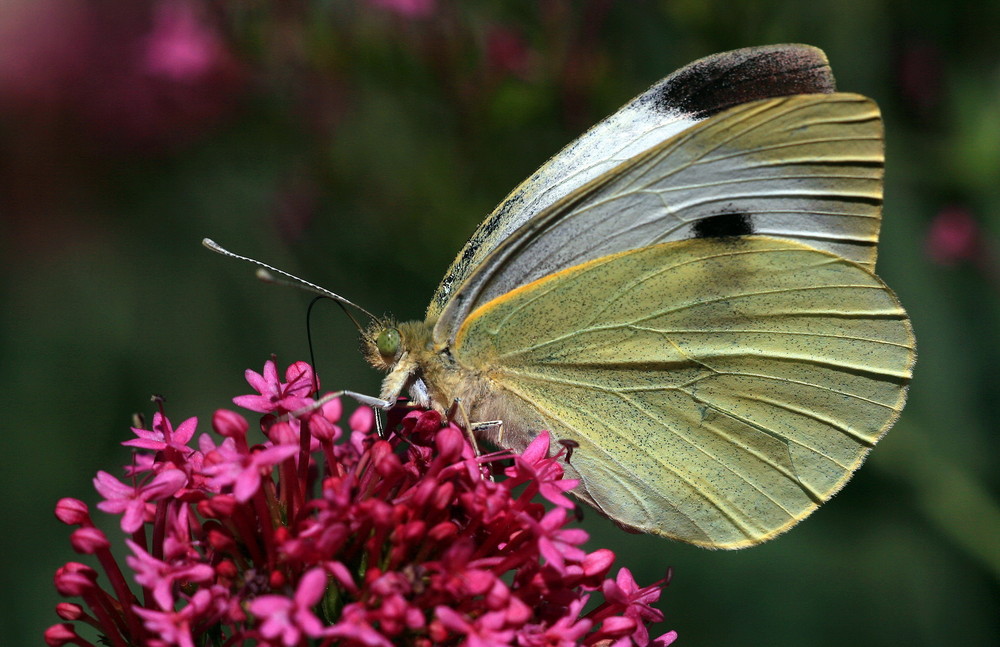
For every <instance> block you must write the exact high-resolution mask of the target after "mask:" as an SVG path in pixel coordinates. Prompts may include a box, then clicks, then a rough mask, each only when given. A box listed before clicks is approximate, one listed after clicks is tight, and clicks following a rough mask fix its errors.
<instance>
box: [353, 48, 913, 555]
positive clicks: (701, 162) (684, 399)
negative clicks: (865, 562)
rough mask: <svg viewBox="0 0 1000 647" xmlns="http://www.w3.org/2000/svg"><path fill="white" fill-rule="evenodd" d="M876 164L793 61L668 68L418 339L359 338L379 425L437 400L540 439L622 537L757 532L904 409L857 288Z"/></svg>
mask: <svg viewBox="0 0 1000 647" xmlns="http://www.w3.org/2000/svg"><path fill="white" fill-rule="evenodd" d="M883 150H884V147H883V134H882V122H881V117H880V113H879V110H878V107H877V106H876V105H875V103H874V102H873V101H871V100H870V99H867V98H865V97H862V96H859V95H855V94H843V93H837V92H835V91H834V79H833V75H832V72H831V70H830V66H829V64H828V62H827V59H826V56H825V55H824V53H823V52H822V51H821V50H819V49H816V48H814V47H810V46H806V45H775V46H766V47H756V48H747V49H740V50H735V51H731V52H725V53H721V54H716V55H713V56H709V57H707V58H704V59H701V60H698V61H696V62H694V63H691V64H690V65H688V66H686V67H684V68H682V69H680V70H678V71H677V72H675V73H673V74H671V75H670V76H668V77H666V78H665V79H663V80H661V81H660V82H658V83H656V84H655V85H653V86H652V87H651V88H649V89H648V90H647V91H646V92H644V93H642V94H640V95H639V96H637V97H636V98H634V99H633V100H632V101H630V102H629V103H627V104H626V105H625V106H624V107H622V108H621V109H620V110H619V111H618V112H616V113H615V114H613V115H611V116H610V117H608V118H607V119H605V120H604V121H602V122H600V123H598V124H597V125H596V126H594V127H593V128H591V129H590V130H589V131H587V132H586V133H585V134H583V135H582V136H581V137H580V138H578V139H577V140H576V141H574V142H572V143H571V144H569V145H568V146H566V147H565V148H564V149H563V150H562V151H560V152H559V153H558V154H556V155H555V156H554V157H553V158H552V159H551V160H549V161H548V162H547V163H546V164H544V165H543V166H542V167H541V168H540V169H539V170H538V171H536V172H535V173H534V174H533V175H532V176H531V177H529V178H528V179H527V180H525V181H524V182H523V183H522V184H521V185H520V186H518V187H517V188H516V189H514V191H513V192H511V193H510V195H508V196H507V197H506V199H504V200H503V201H502V202H501V203H500V205H499V206H498V207H497V208H496V209H495V210H494V211H493V213H491V214H490V215H489V216H488V217H487V218H486V220H485V221H484V222H483V223H482V224H481V225H480V226H479V228H478V229H477V230H476V231H475V233H473V235H472V238H471V239H470V240H469V242H468V243H466V245H465V247H463V248H462V250H461V251H460V252H459V254H458V256H457V257H456V259H455V261H454V262H453V263H452V265H451V267H450V268H449V269H448V271H447V273H446V274H445V277H444V279H443V280H442V282H441V284H440V285H439V287H438V288H437V291H436V292H435V293H434V296H433V298H432V300H431V303H430V306H429V307H428V310H427V314H426V317H425V319H424V320H423V321H410V322H401V323H396V322H394V321H391V320H387V319H381V318H373V323H372V324H371V326H369V328H368V329H367V330H366V331H365V332H364V333H363V334H362V346H363V349H364V352H365V355H366V357H367V359H368V360H369V362H370V363H371V364H372V365H373V366H375V367H377V368H379V369H382V370H385V371H387V372H388V375H387V376H386V378H385V380H384V382H383V385H382V390H381V394H380V398H381V403H382V404H383V405H384V406H391V405H392V404H394V403H395V402H396V401H397V399H398V398H399V397H400V396H403V395H408V396H409V398H410V400H411V401H412V402H413V403H414V404H416V405H418V406H423V407H429V408H433V409H436V410H438V411H441V412H445V411H448V410H450V409H452V407H453V405H454V404H455V403H459V405H460V406H459V407H457V409H458V410H460V411H462V412H463V414H464V416H465V417H466V421H465V422H466V423H468V426H469V427H470V428H471V429H472V430H473V432H474V433H475V434H476V436H477V437H478V438H480V439H482V440H485V441H487V442H489V443H492V444H494V445H496V446H499V447H504V448H510V449H512V450H515V451H520V450H523V449H524V448H525V447H526V446H527V445H528V443H530V442H531V440H532V439H533V438H535V437H536V436H537V435H538V433H539V432H541V431H542V430H548V431H549V432H550V433H551V435H552V436H553V438H554V439H555V440H557V441H562V442H567V441H568V442H569V443H571V444H572V446H574V447H575V449H574V450H573V452H572V454H571V458H570V459H569V460H568V461H567V462H566V463H565V465H564V466H565V470H566V472H567V476H568V477H569V478H573V479H579V485H578V486H577V487H576V488H575V489H574V490H573V493H574V494H575V495H576V496H577V497H579V498H580V499H582V500H583V501H585V502H586V503H588V504H590V505H591V506H593V507H594V508H596V509H597V510H598V511H600V512H601V513H602V514H604V515H606V516H608V517H609V518H611V519H612V520H614V521H615V522H616V523H617V524H619V525H620V526H622V527H624V528H626V529H630V530H635V531H642V532H647V533H653V534H657V535H662V536H665V537H670V538H673V539H677V540H681V541H685V542H689V543H692V544H696V545H699V546H705V547H710V548H740V547H744V546H749V545H753V544H757V543H760V542H762V541H765V540H767V539H770V538H772V537H774V536H776V535H778V534H779V533H781V532H782V531H784V530H787V529H788V528H790V527H791V526H793V525H795V524H796V523H798V522H799V521H800V520H802V519H803V518H805V517H806V516H808V515H809V514H810V513H811V512H812V511H813V510H815V509H816V508H817V507H818V506H819V505H821V504H822V503H823V502H825V501H826V500H828V499H829V498H830V497H831V496H832V495H833V494H835V493H836V492H837V491H838V490H839V489H840V488H841V487H842V486H843V485H844V483H845V482H846V481H847V480H848V479H849V478H850V477H851V475H852V474H853V472H854V471H855V470H856V469H857V468H858V467H859V466H860V464H861V463H862V462H863V461H864V459H865V456H866V455H867V454H868V452H869V450H870V449H871V448H872V447H873V446H874V445H875V443H876V442H878V440H879V439H880V438H881V437H882V435H883V434H885V432H886V431H887V430H888V429H889V428H890V427H891V426H892V425H893V423H894V422H895V420H896V419H897V417H898V416H899V413H900V411H901V409H902V407H903V404H904V402H905V399H906V390H907V385H908V383H909V381H910V378H911V374H912V369H913V364H914V361H915V350H914V345H915V342H914V337H913V332H912V329H911V326H910V322H909V319H908V317H907V315H906V312H905V311H904V310H903V308H902V307H901V305H900V303H899V301H898V300H897V298H896V296H895V295H894V294H893V293H892V291H891V290H890V289H889V288H888V287H887V286H886V285H885V284H884V283H883V282H882V281H881V280H880V279H879V278H878V277H877V276H876V275H875V274H874V273H873V269H874V266H875V260H876V254H877V243H878V235H879V226H880V218H881V215H880V214H881V204H882V176H883V162H884V154H883Z"/></svg>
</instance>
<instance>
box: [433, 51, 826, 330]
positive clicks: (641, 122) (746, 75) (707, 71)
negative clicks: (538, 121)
mask: <svg viewBox="0 0 1000 647" xmlns="http://www.w3.org/2000/svg"><path fill="white" fill-rule="evenodd" d="M833 90H834V80H833V73H832V72H831V71H830V66H829V64H828V62H827V60H826V56H825V55H824V54H823V52H822V51H821V50H819V49H817V48H815V47H810V46H808V45H795V44H792V45H771V46H766V47H751V48H746V49H740V50H735V51H731V52H724V53H721V54H715V55H713V56H709V57H706V58H703V59H701V60H698V61H695V62H694V63H691V64H690V65H687V66H685V67H684V68H682V69H680V70H678V71H677V72H674V73H673V74H671V75H670V76H668V77H666V78H665V79H662V80H661V81H659V82H658V83H656V84H655V85H653V86H652V87H650V88H649V89H648V90H646V91H645V92H643V93H642V94H640V95H639V96H637V97H635V98H634V99H633V100H632V101H630V102H629V103H627V104H625V106H623V107H622V108H621V109H620V110H619V111H618V112H616V113H615V114H613V115H611V116H610V117H608V118H607V119H605V120H604V121H602V122H600V123H598V124H597V125H595V126H594V127H593V128H591V129H590V130H588V131H587V132H586V133H584V134H583V135H582V136H581V137H580V138H578V139H577V140H575V141H574V142H572V143H570V144H569V145H567V146H566V147H565V148H563V150H562V151H560V152H559V153H558V154H556V155H555V156H553V157H552V159H550V160H549V161H548V162H546V163H545V164H544V165H543V166H542V167H541V168H539V169H538V170H537V171H535V173H534V174H532V176H531V177H529V178H528V179H527V180H525V181H524V182H522V183H521V184H520V185H519V186H518V187H517V188H516V189H514V190H513V191H512V192H511V193H510V195H508V196H507V197H506V198H505V199H504V200H503V202H501V203H500V205H499V206H498V207H497V208H496V209H495V210H494V211H493V213H492V214H490V216H489V217H488V218H487V219H486V220H485V221H484V222H483V223H482V224H481V225H480V226H479V228H478V229H477V230H476V232H475V233H474V234H473V235H472V238H471V239H470V240H469V242H468V243H467V244H466V245H465V247H464V248H463V249H462V251H461V252H460V253H459V254H458V256H457V258H456V259H455V261H454V262H453V263H452V266H451V267H450V268H449V270H448V272H447V274H446V275H445V278H444V280H443V281H442V282H441V285H440V286H438V289H437V292H436V293H435V295H434V298H433V300H432V301H431V305H430V307H429V308H428V319H429V320H435V319H437V317H438V315H439V314H440V312H441V310H442V309H443V308H444V306H445V304H446V303H447V301H448V300H449V299H450V298H451V296H452V293H453V291H454V290H455V289H457V288H458V287H459V286H460V285H461V284H462V283H463V282H464V281H465V279H466V278H467V277H468V276H469V275H470V274H471V273H472V272H473V270H474V268H475V267H476V266H477V265H479V264H480V263H481V262H482V261H483V260H484V259H485V258H486V257H487V256H488V255H489V253H490V252H492V251H493V250H494V249H495V248H496V247H497V246H498V245H499V244H500V243H501V242H503V241H504V240H505V239H506V238H508V237H509V236H510V235H511V234H512V233H513V232H514V231H515V230H517V228H518V227H520V226H521V225H523V224H524V223H526V222H528V221H529V220H531V219H532V218H534V217H535V216H536V215H538V214H539V213H540V212H541V211H543V210H544V209H545V208H547V207H549V206H551V205H552V204H554V203H555V202H556V201H558V200H560V199H561V198H564V197H565V196H566V195H568V194H569V193H571V192H573V191H574V190H576V189H579V188H580V187H582V186H583V185H585V184H587V183H588V182H590V181H592V180H594V179H595V178H597V177H599V176H600V175H602V174H603V173H606V172H608V171H610V170H612V169H614V168H615V167H616V166H618V165H619V164H621V163H622V162H624V161H626V160H628V159H630V158H632V157H634V156H636V155H639V154H640V153H642V152H644V151H646V150H648V149H650V148H653V147H654V146H656V145H657V144H659V143H661V142H663V141H664V140H666V139H668V138H670V137H671V136H673V135H676V134H677V133H679V132H681V131H683V130H685V129H687V128H689V127H691V126H692V125H694V124H696V123H698V122H699V121H703V120H704V119H707V118H708V117H710V116H712V115H714V114H717V113H719V112H721V111H723V110H725V109H728V108H730V107H733V106H735V105H738V104H741V103H745V102H748V101H755V100H758V99H766V98H770V97H779V96H789V95H793V94H812V93H829V92H833Z"/></svg>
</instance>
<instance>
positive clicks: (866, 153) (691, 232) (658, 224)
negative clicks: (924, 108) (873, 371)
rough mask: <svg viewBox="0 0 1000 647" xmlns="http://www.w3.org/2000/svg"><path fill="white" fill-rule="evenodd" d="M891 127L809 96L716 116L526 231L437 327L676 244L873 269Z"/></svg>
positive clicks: (476, 276) (865, 106)
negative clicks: (568, 271)
mask: <svg viewBox="0 0 1000 647" xmlns="http://www.w3.org/2000/svg"><path fill="white" fill-rule="evenodd" d="M882 166H883V145H882V124H881V120H880V118H879V112H878V108H877V107H876V106H875V104H874V103H873V102H871V101H870V100H868V99H866V98H864V97H860V96H857V95H851V94H829V95H799V96H794V97H785V98H779V99H767V100H764V101H756V102H752V103H748V104H743V105H739V106H737V107H735V108H731V109H729V110H727V111H725V112H723V113H720V114H718V115H715V116H713V117H711V118H709V119H707V120H705V121H703V122H701V123H699V124H697V125H695V126H693V127H691V128H689V129H687V130H686V131H684V132H682V133H680V134H679V135H676V136H674V137H673V138H671V139H669V140H668V141H666V142H663V143H662V144H660V145H658V146H657V147H655V148H654V149H652V150H651V151H648V152H647V153H645V154H643V155H640V156H638V157H636V158H633V159H631V160H629V161H628V162H626V163H624V164H622V165H621V166H619V167H618V168H616V169H615V170H614V171H612V172H608V173H606V174H605V175H603V176H602V177H601V178H599V179H597V180H595V181H593V182H591V183H590V184H588V185H587V186H585V187H583V188H581V189H578V190H577V191H576V192H574V193H572V194H571V195H569V196H567V197H566V198H564V199H563V200H561V201H560V202H559V203H557V204H555V205H553V206H552V207H550V208H549V209H547V210H546V211H545V212H543V213H541V214H539V215H538V216H536V217H535V218H534V219H532V220H531V221H530V222H528V223H526V224H525V225H523V226H522V227H521V228H520V229H519V230H517V231H516V232H515V233H514V234H513V235H511V236H510V237H509V238H508V239H507V240H505V241H504V242H503V243H502V244H501V245H500V246H499V247H498V248H497V249H496V250H494V252H493V253H492V254H491V255H490V256H489V257H488V258H487V259H485V260H484V261H483V262H482V263H481V264H480V265H479V267H477V268H476V270H475V272H474V273H472V274H471V275H470V276H469V278H468V279H467V280H466V282H465V283H464V284H463V285H462V287H461V288H460V289H459V290H458V292H457V293H456V295H455V298H453V299H452V301H451V302H449V303H448V305H447V306H446V308H445V310H444V311H443V312H442V314H441V317H440V319H439V320H438V321H437V324H436V328H435V338H436V339H438V340H442V341H443V340H446V339H453V338H454V334H455V332H456V331H457V329H458V326H459V325H460V324H461V322H462V321H463V320H464V319H465V317H466V316H467V315H468V313H469V312H471V311H472V310H473V309H474V308H475V307H477V306H479V305H481V304H483V303H486V302H488V301H490V300H491V299H493V298H496V297H498V296H500V295H502V294H504V293H506V292H509V291H510V290H513V289H515V288H517V287H518V286H521V285H524V284H527V283H530V282H532V281H534V280H537V279H539V278H541V277H544V276H546V275H549V274H552V273H553V272H557V271H560V270H562V269H564V268H566V267H571V266H573V265H577V264H580V263H584V262H587V261H590V260H593V259H595V258H599V257H601V256H605V255H608V254H613V253H617V252H621V251H625V250H629V249H638V248H641V247H645V246H649V245H655V244H658V243H662V242H666V241H671V240H685V239H692V238H733V237H739V236H745V235H749V234H768V235H772V236H781V237H784V238H789V239H792V240H800V241H803V242H806V243H808V244H809V245H810V246H812V247H816V248H819V249H825V250H828V251H831V252H834V253H836V254H837V255H838V256H841V257H843V258H846V259H848V260H852V261H855V262H857V263H859V264H862V265H865V266H868V267H871V266H873V265H874V262H875V253H876V243H877V241H878V232H879V223H880V205H881V198H882Z"/></svg>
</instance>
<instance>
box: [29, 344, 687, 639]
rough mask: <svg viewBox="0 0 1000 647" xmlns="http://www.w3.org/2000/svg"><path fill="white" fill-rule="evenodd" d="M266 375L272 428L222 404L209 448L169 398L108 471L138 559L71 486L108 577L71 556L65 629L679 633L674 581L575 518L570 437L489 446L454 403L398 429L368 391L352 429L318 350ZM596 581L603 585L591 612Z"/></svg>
mask: <svg viewBox="0 0 1000 647" xmlns="http://www.w3.org/2000/svg"><path fill="white" fill-rule="evenodd" d="M247 380H248V382H249V383H250V384H251V386H253V387H254V389H255V390H256V391H257V394H254V395H244V396H240V397H237V398H235V399H234V402H235V403H236V404H237V405H239V406H241V407H244V408H246V409H249V410H252V411H256V412H258V413H261V414H264V415H263V417H262V418H261V429H262V430H263V432H264V434H265V435H266V437H267V441H266V442H263V443H261V444H257V445H252V446H251V445H250V444H249V442H248V440H247V432H248V430H249V423H248V422H247V420H246V419H245V418H244V417H243V416H241V415H239V414H237V413H235V412H233V411H229V410H219V411H217V412H216V413H215V415H214V416H213V419H212V429H213V430H214V431H215V433H216V434H217V435H218V436H220V437H221V442H218V441H217V440H216V439H215V438H213V437H212V436H210V435H208V434H202V435H201V436H199V437H198V439H197V448H194V447H192V446H191V445H190V444H189V443H190V442H191V440H192V439H193V438H194V436H195V430H196V427H197V420H195V419H194V418H190V419H188V420H185V421H184V422H182V423H180V424H179V425H177V426H176V427H175V426H174V425H173V424H171V422H170V421H169V420H168V419H167V417H166V415H165V414H164V413H163V410H162V403H160V411H159V412H158V413H156V414H155V415H154V418H153V424H152V425H151V429H148V430H147V429H140V428H135V429H133V431H134V432H135V435H136V438H134V439H132V440H129V441H127V442H125V443H123V444H125V445H127V446H130V447H133V448H135V449H136V450H137V451H136V453H135V455H134V459H133V461H132V464H131V465H130V466H128V467H127V468H126V470H125V475H126V478H125V480H124V481H122V480H119V479H117V478H115V477H114V476H112V475H111V474H108V473H106V472H100V473H98V475H97V477H96V478H95V479H94V485H95V487H96V488H97V491H98V492H99V493H100V495H101V496H102V497H103V501H101V502H100V503H98V505H97V507H98V508H99V509H100V510H102V511H104V512H108V513H111V514H114V515H119V516H120V519H119V525H120V527H121V529H122V530H123V531H124V532H125V533H127V534H128V535H129V538H128V539H126V540H125V543H126V544H127V546H128V549H129V551H130V554H129V555H128V556H127V557H126V558H125V566H126V568H122V566H121V565H120V564H119V563H118V562H117V561H116V559H115V557H114V556H113V555H112V552H111V541H110V540H109V539H108V537H107V536H106V535H105V533H104V532H102V531H101V530H99V529H98V528H97V527H95V525H94V523H93V521H92V520H91V517H90V513H89V510H88V508H87V506H86V505H85V504H84V503H83V502H82V501H79V500H77V499H62V500H61V501H59V503H58V504H57V506H56V516H57V517H58V518H59V519H60V520H61V521H62V522H64V523H66V524H68V525H71V526H76V528H75V530H74V531H73V533H72V536H71V543H72V546H73V548H74V549H75V550H76V551H77V552H78V553H82V554H88V555H93V556H94V557H95V558H96V560H97V562H98V563H99V565H100V569H101V570H102V571H103V575H104V578H105V580H106V581H104V582H102V580H101V576H100V573H99V571H98V570H97V569H95V568H93V567H91V566H88V565H85V564H82V563H79V562H69V563H67V564H65V565H64V566H63V567H62V568H60V569H59V570H58V571H57V573H56V576H55V585H56V588H57V590H58V591H59V593H60V594H62V595H63V596H67V597H72V598H80V599H81V600H82V604H81V603H76V602H72V603H71V602H64V603H61V604H59V605H58V606H57V609H56V610H57V613H58V614H59V615H60V617H61V618H62V619H63V620H64V621H65V622H63V623H60V624H57V625H54V626H52V627H50V628H49V629H48V630H47V631H46V634H45V638H46V642H47V643H48V644H49V645H66V644H75V645H92V644H93V643H92V642H89V641H88V640H87V639H86V638H84V637H83V636H82V635H80V634H79V633H78V632H77V631H76V627H77V626H78V624H79V623H86V624H90V625H92V626H93V627H95V628H96V631H97V633H99V634H100V635H101V638H100V640H101V642H102V644H108V645H113V646H115V647H126V646H134V645H148V646H150V647H159V646H166V645H180V646H182V647H194V646H195V645H199V646H200V645H242V644H248V643H249V644H258V645H266V646H279V645H281V646H285V647H291V646H293V645H294V646H300V645H301V646H304V645H349V646H355V645H365V646H372V647H391V646H392V645H427V646H430V645H470V646H473V647H488V646H494V645H495V646H499V645H519V646H522V647H536V646H537V647H542V646H544V647H557V646H558V647H561V646H569V645H602V646H605V645H614V646H624V645H659V646H663V645H669V644H670V643H671V642H673V641H674V639H675V638H676V634H675V633H674V632H669V633H667V634H664V635H663V636H660V637H659V638H656V639H651V638H650V636H649V633H648V629H647V625H648V624H649V623H651V622H658V621H661V620H662V619H663V615H662V613H661V612H660V611H658V610H656V609H654V608H653V607H652V606H651V605H652V604H653V603H655V602H656V601H657V600H658V599H659V597H660V593H661V589H662V587H663V586H664V585H665V583H666V582H665V580H661V581H660V582H657V583H655V584H651V585H649V586H646V587H640V586H638V585H637V584H636V582H635V580H634V579H633V578H632V575H631V574H630V573H629V571H628V570H627V569H624V568H622V569H620V570H619V571H618V573H617V576H616V577H614V578H613V579H611V578H609V577H608V575H609V571H610V569H611V566H612V561H613V559H614V554H613V553H612V552H611V551H610V550H607V549H598V550H595V551H593V552H589V553H588V552H586V551H585V550H583V548H581V546H582V544H583V543H584V542H585V541H586V540H587V534H586V533H585V532H584V531H583V530H580V529H575V528H571V527H567V521H568V519H569V517H570V514H569V510H571V509H572V507H573V503H572V502H571V501H570V500H569V499H568V498H567V497H566V496H565V492H566V491H567V490H569V489H570V488H572V487H573V486H574V485H575V484H576V483H575V482H574V481H571V480H567V479H563V478H562V476H563V469H562V467H561V466H560V461H561V460H563V459H564V458H565V456H564V455H563V454H564V452H565V449H561V450H560V451H558V452H555V455H554V456H551V457H550V456H549V453H550V452H549V450H550V448H549V437H548V434H545V433H543V434H541V435H539V436H538V438H537V439H536V440H535V441H534V442H533V443H532V444H531V445H530V446H529V447H528V448H527V450H526V451H525V452H524V454H523V455H514V456H511V455H510V454H509V453H497V454H492V455H486V456H478V455H477V454H476V453H475V452H474V451H473V449H472V447H471V446H470V445H469V443H468V442H467V440H466V438H465V436H464V434H463V432H462V431H461V430H460V429H459V428H457V427H456V426H455V425H453V424H443V423H442V421H441V418H440V416H439V415H438V414H437V413H434V412H429V411H419V410H410V411H409V412H408V413H407V412H406V410H405V409H404V410H402V411H400V412H396V413H392V412H391V413H390V431H389V432H388V435H387V436H386V437H381V436H380V435H379V434H377V433H375V432H374V431H373V430H372V426H373V420H374V416H373V413H372V411H371V410H370V409H367V408H359V409H357V410H356V411H355V412H354V414H353V415H352V416H351V417H350V419H349V420H348V421H347V427H348V431H347V432H346V433H345V432H344V430H343V429H342V428H341V427H340V426H339V424H340V423H341V405H340V401H339V400H337V399H336V398H331V397H326V398H322V399H318V400H317V399H313V398H312V397H311V395H310V394H312V393H313V392H314V391H315V390H316V386H317V385H318V381H317V380H316V379H315V376H314V374H313V371H312V368H311V367H310V366H309V365H308V364H306V363H304V362H296V363H295V364H292V365H291V366H290V367H289V368H288V369H287V371H286V372H285V376H284V381H282V380H281V379H280V378H279V375H278V371H277V369H276V367H275V364H274V362H273V361H268V362H267V363H266V365H265V367H264V372H263V375H261V374H258V373H255V372H253V371H247ZM404 414H405V415H404ZM511 459H512V461H513V464H512V465H511V466H508V467H506V469H502V468H501V463H502V462H509V461H510V460H511ZM501 473H502V476H501ZM539 494H540V495H541V497H542V498H544V499H546V500H548V502H549V503H550V504H552V506H550V507H548V508H547V507H546V506H545V505H543V504H542V503H540V502H537V501H534V500H533V499H534V498H535V495H539ZM130 580H131V582H130ZM132 583H134V584H135V585H138V587H137V588H138V590H139V593H138V594H136V593H134V592H133V590H132ZM602 595H603V601H600V600H597V598H598V597H600V596H602ZM591 597H594V598H595V602H600V603H599V604H597V605H596V606H594V605H591V606H594V608H592V609H591V610H589V611H586V612H585V610H584V608H585V606H586V605H587V603H588V601H589V600H590V598H591ZM91 633H94V632H93V631H91Z"/></svg>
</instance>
